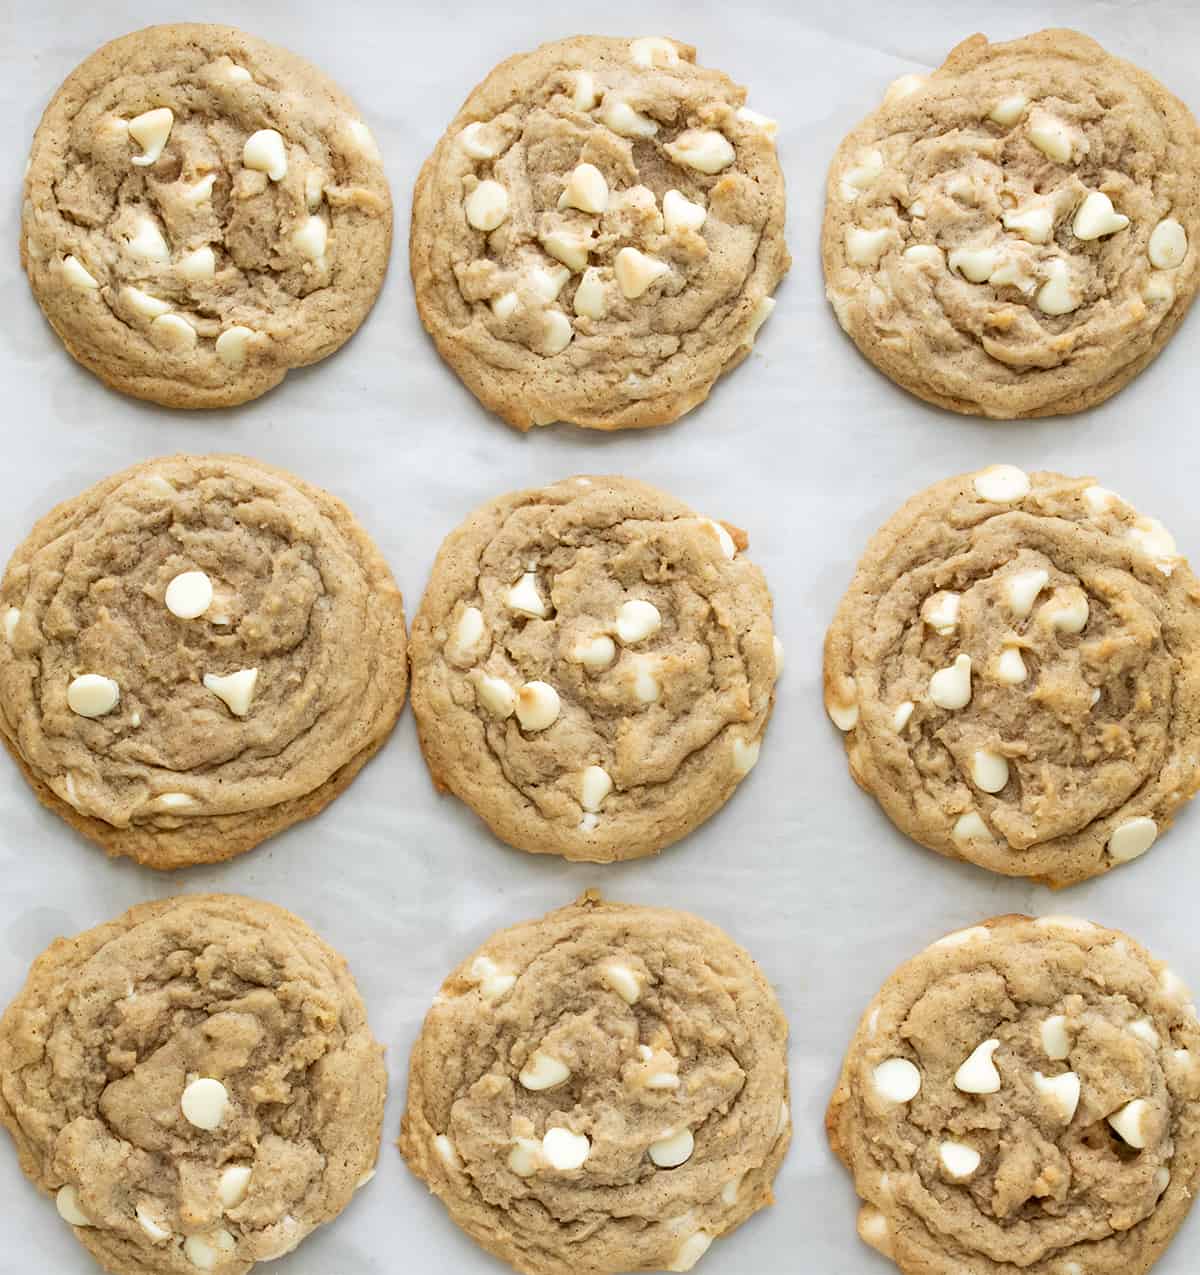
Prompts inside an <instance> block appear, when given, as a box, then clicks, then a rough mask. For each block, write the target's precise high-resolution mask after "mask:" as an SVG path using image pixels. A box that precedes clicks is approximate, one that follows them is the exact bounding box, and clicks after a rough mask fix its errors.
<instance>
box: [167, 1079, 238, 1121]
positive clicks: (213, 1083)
mask: <svg viewBox="0 0 1200 1275" xmlns="http://www.w3.org/2000/svg"><path fill="white" fill-rule="evenodd" d="M179 1105H180V1107H181V1108H182V1109H183V1114H184V1117H185V1118H186V1119H187V1122H188V1124H192V1125H195V1126H196V1128H197V1129H208V1130H212V1129H216V1128H217V1127H218V1126H219V1125H220V1123H221V1121H222V1120H224V1119H225V1112H226V1111H227V1110H228V1107H229V1092H228V1090H226V1088H225V1086H224V1085H223V1084H222V1083H221V1082H220V1081H219V1080H213V1079H212V1078H211V1077H206V1076H202V1077H199V1078H197V1079H196V1080H193V1081H191V1082H189V1084H188V1085H187V1087H186V1088H185V1089H184V1091H183V1096H182V1097H181V1098H180V1100H179Z"/></svg>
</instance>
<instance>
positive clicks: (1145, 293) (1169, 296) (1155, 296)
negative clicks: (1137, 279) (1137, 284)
mask: <svg viewBox="0 0 1200 1275" xmlns="http://www.w3.org/2000/svg"><path fill="white" fill-rule="evenodd" d="M1142 300H1143V301H1145V302H1146V303H1147V304H1148V305H1158V304H1160V303H1161V304H1162V305H1174V304H1175V285H1174V284H1173V283H1172V282H1171V280H1170V277H1169V276H1167V275H1164V274H1160V273H1158V272H1157V271H1156V272H1155V273H1154V274H1151V275H1150V276H1149V277H1148V278H1147V279H1146V282H1145V283H1143V284H1142Z"/></svg>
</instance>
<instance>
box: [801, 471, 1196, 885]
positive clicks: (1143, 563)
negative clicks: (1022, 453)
mask: <svg viewBox="0 0 1200 1275" xmlns="http://www.w3.org/2000/svg"><path fill="white" fill-rule="evenodd" d="M825 694H826V708H827V710H828V712H829V716H830V717H831V718H832V719H833V721H834V723H835V724H836V725H837V726H838V727H839V728H840V729H841V730H842V731H843V732H844V735H845V744H846V755H847V758H848V760H849V763H850V770H851V773H852V774H853V776H854V778H855V779H856V780H857V781H858V783H859V784H860V785H861V786H862V787H863V788H865V789H866V790H867V792H869V793H871V794H872V795H873V796H874V797H875V798H876V799H877V800H878V801H879V803H880V804H881V805H882V806H883V808H884V810H885V811H886V812H887V814H888V816H889V817H890V818H891V819H892V821H893V822H894V823H895V824H896V825H897V826H898V827H899V828H901V829H902V830H903V831H904V832H906V833H908V835H909V836H911V837H913V838H914V839H915V840H917V841H919V842H921V843H922V844H923V845H926V846H929V847H931V848H932V849H934V850H937V851H938V852H939V853H941V854H945V855H949V856H951V857H953V858H960V859H967V860H969V861H971V862H973V863H977V864H980V865H981V866H983V867H986V868H989V869H991V870H992V871H993V872H1001V873H1004V874H1006V875H1009V876H1026V877H1032V878H1035V879H1038V880H1043V881H1046V882H1048V883H1050V884H1051V885H1056V886H1060V885H1069V884H1071V883H1072V882H1075V881H1081V880H1083V879H1084V878H1086V877H1091V876H1096V875H1097V874H1099V873H1102V872H1106V871H1108V870H1109V869H1110V868H1113V867H1116V866H1118V865H1120V864H1123V863H1127V862H1129V861H1130V860H1132V859H1135V858H1138V857H1139V856H1140V855H1143V854H1145V853H1146V851H1148V850H1149V849H1150V848H1151V846H1152V845H1153V844H1154V843H1155V840H1156V838H1157V837H1158V836H1159V834H1160V833H1162V832H1164V831H1165V830H1166V828H1167V827H1168V826H1169V825H1170V823H1171V821H1172V820H1173V819H1174V818H1175V816H1176V815H1177V814H1178V812H1179V810H1180V808H1181V807H1182V806H1183V805H1185V804H1186V803H1187V801H1188V800H1189V799H1190V798H1191V796H1192V795H1193V793H1195V791H1196V789H1197V787H1200V760H1198V758H1200V586H1197V582H1196V580H1195V578H1194V577H1193V575H1192V573H1191V571H1190V570H1189V568H1188V565H1187V563H1186V562H1185V561H1184V559H1183V558H1182V557H1180V556H1179V554H1178V552H1177V548H1176V545H1175V541H1174V539H1173V538H1172V536H1171V535H1170V533H1169V532H1168V531H1167V529H1166V528H1165V527H1164V526H1163V525H1162V524H1161V523H1160V522H1158V521H1157V520H1156V519H1154V518H1148V517H1145V516H1143V515H1141V514H1139V513H1138V511H1137V510H1136V509H1134V508H1133V507H1132V506H1130V505H1129V504H1127V503H1126V502H1125V501H1123V500H1121V498H1120V497H1119V496H1116V495H1115V494H1114V493H1113V492H1111V491H1108V490H1106V489H1105V488H1102V487H1098V486H1096V485H1095V484H1094V482H1093V481H1092V480H1091V479H1074V478H1065V477H1063V476H1062V475H1060V474H1052V473H1035V474H1026V473H1025V472H1023V471H1022V470H1020V469H1018V468H1016V466H1013V465H991V466H988V467H987V468H985V469H982V470H979V471H978V472H976V473H974V474H965V475H963V476H961V477H958V478H951V479H947V480H946V481H944V482H941V483H937V484H936V485H935V486H933V487H930V488H929V489H928V490H927V491H924V492H922V493H920V494H919V495H917V496H915V497H913V499H912V500H910V501H909V502H908V503H907V504H906V505H905V506H904V507H903V508H902V509H900V510H899V512H897V513H896V514H895V515H894V516H893V517H892V518H891V519H890V520H889V521H888V522H887V523H886V524H885V525H884V526H883V527H882V528H881V529H880V531H878V532H877V533H876V535H875V537H874V538H873V539H872V541H871V543H870V545H869V546H868V547H867V550H866V553H865V554H864V555H863V558H862V561H861V562H860V563H859V566H858V570H857V573H856V575H855V577H854V580H853V582H852V584H851V585H850V588H849V591H848V592H847V593H846V596H845V597H844V598H843V600H842V603H841V605H840V607H839V608H838V612H837V615H836V616H835V618H834V621H833V624H832V626H831V627H830V630H829V634H828V637H827V638H826V642H825Z"/></svg>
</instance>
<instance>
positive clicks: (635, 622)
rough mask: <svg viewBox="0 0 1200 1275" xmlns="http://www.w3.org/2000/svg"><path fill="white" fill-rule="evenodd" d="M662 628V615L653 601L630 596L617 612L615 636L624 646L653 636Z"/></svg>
mask: <svg viewBox="0 0 1200 1275" xmlns="http://www.w3.org/2000/svg"><path fill="white" fill-rule="evenodd" d="M660 628H662V616H661V615H660V614H659V610H658V607H656V606H655V605H654V603H653V602H646V601H644V600H643V599H642V598H630V600H629V601H628V602H623V603H622V604H621V609H620V611H618V612H617V637H619V638H620V639H621V641H622V642H623V643H624V644H625V645H626V646H631V645H632V644H633V643H635V642H643V641H645V640H646V638H648V637H653V636H654V634H656V633H657V632H658V631H659V629H660Z"/></svg>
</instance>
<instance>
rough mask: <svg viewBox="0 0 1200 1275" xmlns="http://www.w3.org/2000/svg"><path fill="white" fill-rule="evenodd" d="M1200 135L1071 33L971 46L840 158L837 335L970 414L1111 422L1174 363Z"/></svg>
mask: <svg viewBox="0 0 1200 1275" xmlns="http://www.w3.org/2000/svg"><path fill="white" fill-rule="evenodd" d="M1197 248H1200V130H1198V129H1197V126H1196V121H1195V119H1194V118H1193V117H1192V115H1191V113H1190V112H1189V111H1188V109H1187V107H1186V106H1184V105H1183V103H1182V102H1180V101H1179V100H1178V99H1177V98H1175V97H1173V96H1172V95H1171V94H1170V93H1168V92H1167V90H1166V89H1165V88H1163V86H1162V85H1161V84H1159V82H1158V81H1157V80H1155V79H1154V78H1153V77H1152V76H1150V75H1147V74H1146V72H1145V71H1142V70H1139V69H1138V68H1137V67H1136V66H1133V65H1132V64H1131V63H1129V62H1125V61H1123V60H1122V59H1120V58H1116V57H1113V56H1111V55H1110V54H1108V53H1106V52H1105V51H1104V50H1103V49H1102V48H1101V47H1100V46H1099V45H1098V44H1097V43H1096V42H1095V41H1094V40H1091V39H1089V38H1088V37H1087V36H1084V35H1079V34H1078V33H1077V32H1074V31H1042V32H1039V33H1038V34H1037V35H1031V36H1026V37H1025V38H1024V39H1021V40H1013V41H1011V42H1010V43H1007V44H989V43H988V42H987V40H986V39H985V37H983V36H982V35H974V36H972V37H971V38H970V39H968V40H964V41H963V43H962V44H960V45H959V46H958V47H957V48H956V49H954V50H953V51H952V52H951V53H950V56H949V57H948V58H947V59H946V62H945V65H944V66H942V67H940V68H939V69H938V70H936V71H934V72H933V74H932V75H929V76H921V75H906V76H903V77H902V78H901V79H899V80H897V81H896V82H895V84H893V85H892V87H891V88H890V89H889V90H888V92H887V95H886V96H885V98H884V100H883V104H882V106H880V108H879V109H878V110H877V111H876V112H875V113H874V114H873V115H870V116H868V117H867V119H866V120H864V121H863V123H862V124H860V125H859V126H858V128H856V129H855V130H854V131H853V132H852V133H851V134H850V135H849V136H848V137H847V138H846V140H845V141H844V142H843V143H842V145H841V146H840V147H839V149H838V152H837V155H836V156H835V157H834V160H833V164H832V167H831V168H830V172H829V182H828V188H827V192H826V205H825V226H824V231H823V236H822V256H823V259H824V264H825V281H826V290H827V294H828V296H829V300H830V301H831V302H832V304H833V308H834V311H835V312H836V314H837V317H838V321H839V322H840V323H841V325H842V327H843V328H845V330H846V331H847V332H848V333H849V334H850V336H851V337H852V338H853V340H854V343H855V344H856V345H857V346H858V348H859V349H860V350H861V351H862V352H863V354H865V355H866V356H867V358H869V359H870V360H871V362H872V363H874V364H875V366H876V367H878V368H879V370H880V371H881V372H883V373H885V374H886V375H887V376H889V377H891V379H892V380H893V381H895V382H896V383H897V384H898V385H901V386H903V387H904V388H905V389H906V390H909V391H910V392H911V393H913V394H916V395H918V396H919V397H920V398H923V399H926V400H927V401H928V402H930V403H936V404H937V405H938V406H939V407H945V408H949V409H950V410H951V411H955V412H966V413H970V414H974V415H982V416H994V417H1001V418H1006V417H1022V416H1053V415H1057V414H1059V413H1063V412H1077V411H1080V410H1081V409H1083V408H1085V407H1092V406H1094V405H1095V404H1097V403H1100V402H1103V401H1104V399H1106V398H1108V397H1109V395H1110V394H1115V393H1116V392H1117V390H1119V389H1121V388H1122V386H1124V385H1125V384H1126V383H1127V382H1128V381H1130V380H1132V378H1133V377H1135V376H1136V375H1137V374H1138V373H1139V372H1140V371H1141V370H1142V368H1144V367H1145V366H1146V365H1147V364H1148V363H1149V362H1150V361H1151V360H1152V359H1153V358H1154V356H1155V355H1156V354H1158V352H1159V351H1160V350H1161V349H1162V348H1163V346H1164V345H1166V343H1167V341H1168V340H1169V339H1170V337H1171V334H1172V333H1173V332H1174V331H1175V329H1176V328H1177V327H1178V326H1179V324H1180V323H1181V322H1182V320H1183V316H1184V314H1185V313H1186V312H1187V309H1188V307H1189V306H1190V305H1191V303H1192V298H1193V297H1194V296H1195V294H1196V287H1197V282H1198V281H1200V256H1198V255H1197V252H1196V249H1197Z"/></svg>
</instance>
